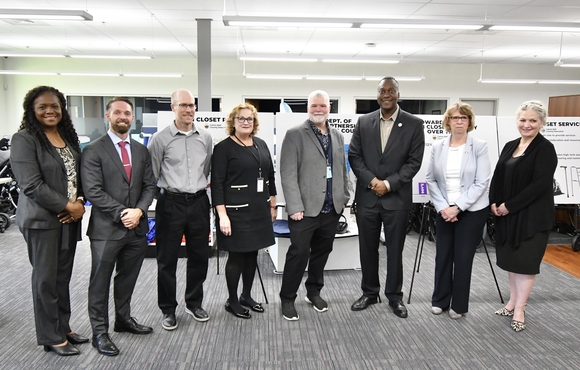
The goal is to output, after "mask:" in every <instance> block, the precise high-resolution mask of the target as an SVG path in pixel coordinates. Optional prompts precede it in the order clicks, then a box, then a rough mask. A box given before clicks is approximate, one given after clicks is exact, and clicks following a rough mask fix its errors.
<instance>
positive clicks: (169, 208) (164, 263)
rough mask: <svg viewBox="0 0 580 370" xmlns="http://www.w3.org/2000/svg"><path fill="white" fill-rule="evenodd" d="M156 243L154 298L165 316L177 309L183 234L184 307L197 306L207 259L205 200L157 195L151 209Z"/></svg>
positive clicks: (207, 220)
mask: <svg viewBox="0 0 580 370" xmlns="http://www.w3.org/2000/svg"><path fill="white" fill-rule="evenodd" d="M155 229H156V242H157V274H158V275H157V297H158V298H157V299H158V304H159V308H160V309H161V311H162V312H163V313H165V314H175V308H176V307H177V300H176V289H177V288H176V285H177V278H176V276H175V271H176V269H177V260H178V258H179V249H180V248H181V241H182V239H183V235H185V252H186V255H187V272H186V287H185V305H186V307H188V308H190V309H193V308H198V307H201V303H202V301H203V282H204V281H205V279H206V277H207V267H208V258H209V242H208V241H209V199H208V197H207V196H206V195H205V194H204V195H203V196H201V197H198V198H196V199H188V198H185V197H183V198H180V197H173V196H167V195H160V196H159V199H157V205H156V206H155Z"/></svg>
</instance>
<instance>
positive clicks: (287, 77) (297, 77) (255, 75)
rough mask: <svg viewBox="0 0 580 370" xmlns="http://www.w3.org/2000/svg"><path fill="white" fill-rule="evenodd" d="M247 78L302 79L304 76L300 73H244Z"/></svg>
mask: <svg viewBox="0 0 580 370" xmlns="http://www.w3.org/2000/svg"><path fill="white" fill-rule="evenodd" d="M244 77H245V78H254V79H263V80H302V79H303V78H304V76H300V75H267V74H249V73H247V74H244Z"/></svg>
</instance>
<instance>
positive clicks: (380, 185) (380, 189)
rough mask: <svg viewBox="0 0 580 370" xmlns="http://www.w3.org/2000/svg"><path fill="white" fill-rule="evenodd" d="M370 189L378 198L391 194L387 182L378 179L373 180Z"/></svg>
mask: <svg viewBox="0 0 580 370" xmlns="http://www.w3.org/2000/svg"><path fill="white" fill-rule="evenodd" d="M370 189H371V190H372V191H373V192H374V193H375V194H376V195H377V196H378V197H382V196H383V195H385V194H387V193H388V192H389V189H387V185H386V184H385V182H384V181H383V180H379V179H377V178H376V177H375V178H374V179H372V181H371V184H370Z"/></svg>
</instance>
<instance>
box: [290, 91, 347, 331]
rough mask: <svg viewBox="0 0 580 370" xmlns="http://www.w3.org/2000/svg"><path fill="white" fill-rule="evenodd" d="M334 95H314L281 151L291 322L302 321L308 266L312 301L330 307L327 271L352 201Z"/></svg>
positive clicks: (308, 299)
mask: <svg viewBox="0 0 580 370" xmlns="http://www.w3.org/2000/svg"><path fill="white" fill-rule="evenodd" d="M329 112H330V100H329V97H328V94H327V93H326V92H324V91H321V90H317V91H313V92H312V93H310V96H308V117H309V118H308V120H306V122H304V123H302V124H300V125H298V126H295V127H293V128H291V129H290V130H288V132H287V133H286V136H285V137H284V141H283V142H282V149H281V150H280V175H281V179H282V188H283V190H284V198H285V200H286V211H287V212H288V215H289V217H288V227H289V228H290V247H289V248H288V252H287V253H286V263H285V265H284V276H283V277H282V288H281V289H280V299H281V301H282V315H283V316H284V318H285V319H286V320H290V321H292V320H298V318H299V317H298V313H297V312H296V308H295V307H294V301H295V299H296V296H297V294H296V292H297V291H298V288H299V287H300V283H301V281H302V276H303V275H304V271H305V270H306V265H308V266H309V267H308V278H307V279H306V284H305V286H306V302H308V303H310V304H312V305H313V307H314V309H315V310H316V311H318V312H324V311H327V310H328V304H327V303H326V302H325V301H324V299H322V298H321V297H320V290H321V289H322V287H323V286H324V277H323V271H324V267H325V266H326V261H327V260H328V255H329V254H330V252H331V251H332V244H333V242H334V236H335V234H336V228H337V225H338V220H339V218H340V214H341V213H342V211H343V209H344V207H345V206H346V204H347V203H348V198H349V192H348V176H347V173H346V163H345V162H346V159H345V152H344V139H343V137H342V135H341V134H340V132H338V130H336V129H333V128H331V127H330V126H329V125H328V122H327V120H326V119H327V118H328V113H329Z"/></svg>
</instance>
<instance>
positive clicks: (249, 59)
mask: <svg viewBox="0 0 580 370" xmlns="http://www.w3.org/2000/svg"><path fill="white" fill-rule="evenodd" d="M240 60H248V61H260V62H317V61H318V59H314V58H276V57H240Z"/></svg>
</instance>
